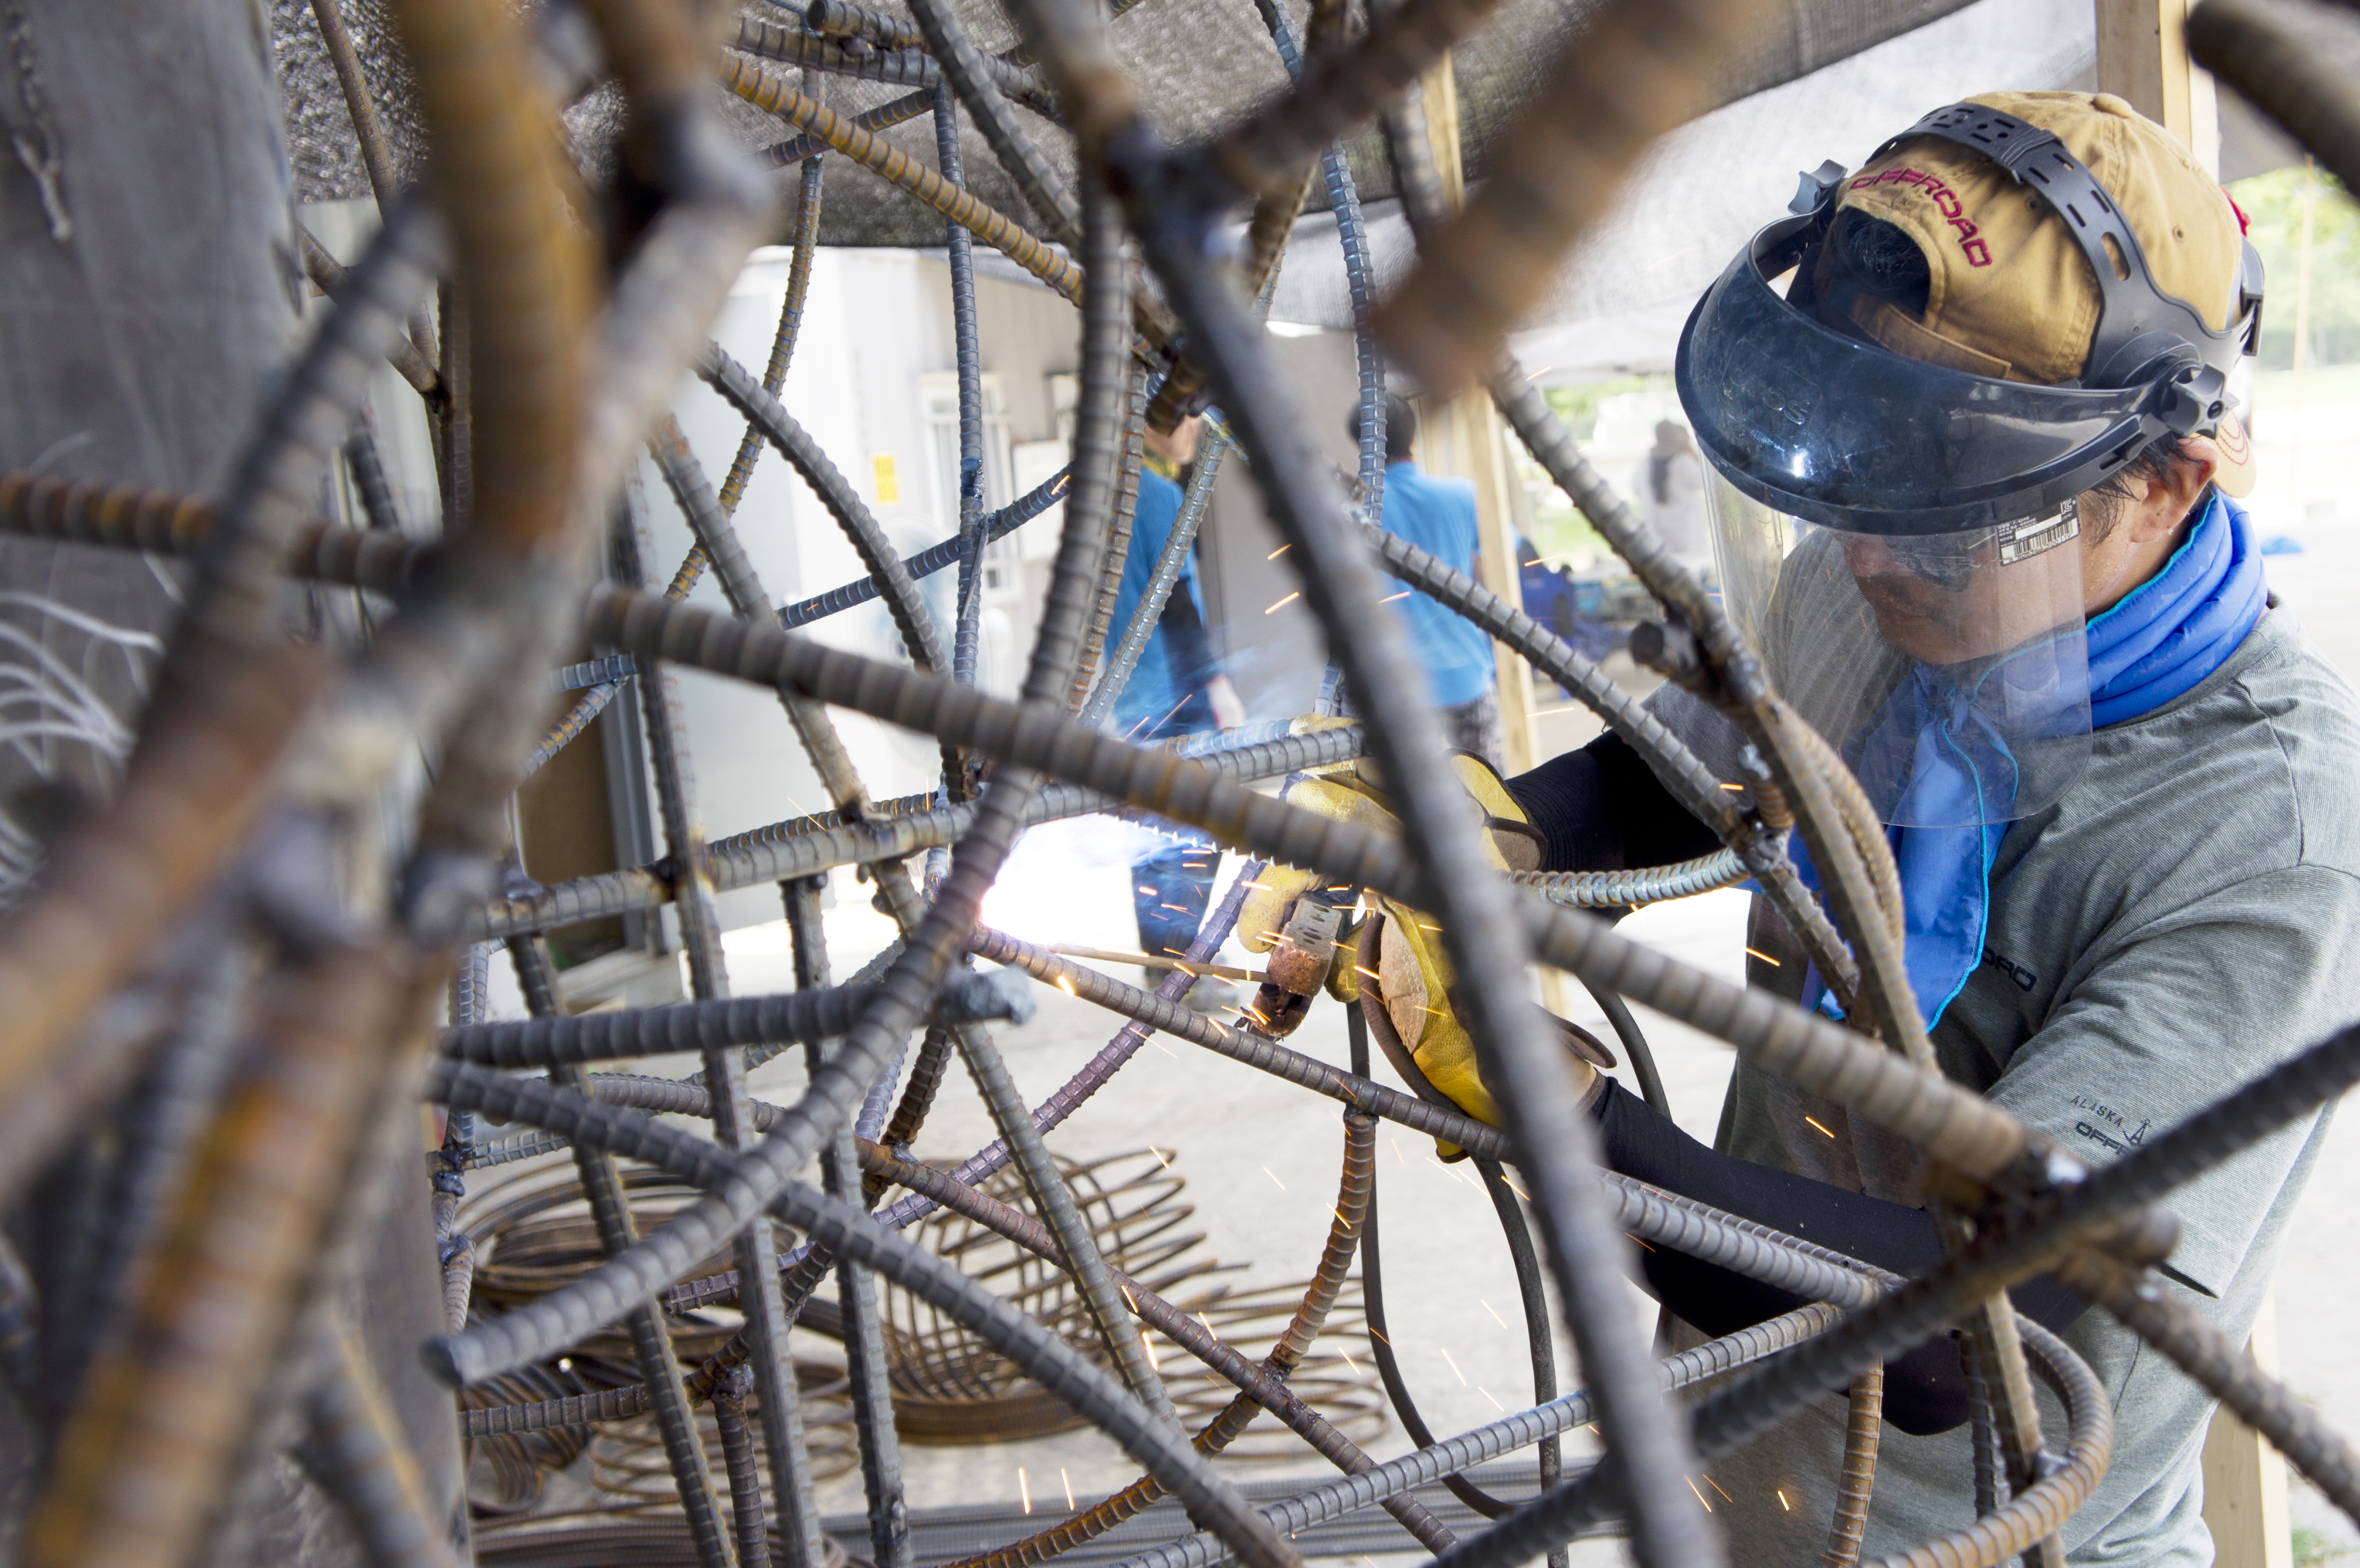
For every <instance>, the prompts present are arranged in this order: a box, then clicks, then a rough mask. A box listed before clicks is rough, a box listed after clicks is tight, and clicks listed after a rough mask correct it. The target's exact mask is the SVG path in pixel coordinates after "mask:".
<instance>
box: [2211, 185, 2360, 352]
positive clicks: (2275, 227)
mask: <svg viewBox="0 0 2360 1568" xmlns="http://www.w3.org/2000/svg"><path fill="white" fill-rule="evenodd" d="M2311 179H2312V180H2314V181H2315V184H2314V185H2313V187H2312V191H2313V206H2312V211H2311V309H2310V311H2309V318H2310V320H2309V330H2310V335H2311V353H2310V355H2309V361H2310V363H2311V364H2312V365H2352V364H2360V204H2355V202H2354V201H2353V200H2352V197H2351V195H2350V194H2349V193H2348V192H2347V191H2344V187H2343V186H2342V185H2341V184H2339V183H2338V182H2337V181H2336V180H2335V178H2334V177H2333V175H2330V174H2328V173H2327V172H2326V171H2325V170H2323V169H2322V170H2321V171H2319V172H2318V173H2317V174H2315V175H2312V176H2311ZM2304 180H2305V174H2304V170H2303V169H2301V168H2300V166H2298V167H2296V168H2293V169H2277V170H2274V171H2272V172H2271V173H2268V174H2257V175H2256V176H2254V178H2252V179H2251V180H2239V181H2237V183H2235V184H2234V185H2232V186H2230V187H2229V194H2230V195H2231V196H2232V197H2234V198H2235V200H2236V202H2237V205H2238V206H2239V207H2241V208H2242V209H2244V211H2245V217H2246V219H2247V221H2248V224H2249V227H2248V228H2247V230H2246V237H2248V238H2249V239H2251V240H2252V241H2253V242H2254V249H2255V250H2256V251H2258V252H2259V253H2260V254H2261V257H2262V268H2263V271H2264V274H2265V275H2266V277H2267V281H2268V291H2269V303H2268V304H2267V306H2265V307H2264V308H2263V310H2262V352H2261V365H2260V368H2261V369H2264V370H2285V369H2289V368H2290V367H2291V366H2292V365H2293V364H2294V332H2295V295H2296V291H2297V286H2298V282H2299V279H2300V277H2301V259H2302V207H2303V188H2304Z"/></svg>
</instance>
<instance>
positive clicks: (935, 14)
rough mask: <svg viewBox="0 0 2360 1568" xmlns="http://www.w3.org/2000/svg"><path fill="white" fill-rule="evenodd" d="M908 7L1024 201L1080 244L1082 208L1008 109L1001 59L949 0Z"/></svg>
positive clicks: (1047, 227) (1055, 232)
mask: <svg viewBox="0 0 2360 1568" xmlns="http://www.w3.org/2000/svg"><path fill="white" fill-rule="evenodd" d="M910 9H911V14H912V16H916V17H917V20H918V27H920V29H921V30H923V32H924V34H925V42H926V47H927V49H929V50H930V51H931V52H932V53H933V55H934V60H935V63H936V65H937V66H938V67H939V68H940V70H941V71H942V73H943V75H944V77H945V79H946V80H947V83H948V85H949V87H950V88H951V89H952V90H953V91H955V92H956V93H957V94H958V101H959V102H960V103H965V104H966V105H967V113H969V114H973V115H974V116H975V125H976V129H978V130H979V131H981V132H982V133H983V139H984V140H985V141H986V142H987V143H989V145H990V147H991V152H992V156H993V157H994V158H998V159H999V160H1000V167H1001V168H1002V169H1006V170H1007V171H1008V178H1009V180H1011V182H1012V183H1013V184H1014V185H1015V187H1016V189H1017V191H1018V193H1019V194H1021V195H1022V197H1023V198H1024V204H1025V205H1026V206H1028V207H1030V208H1032V212H1033V215H1034V216H1035V217H1037V218H1039V219H1040V220H1041V228H1042V232H1043V233H1044V234H1047V235H1048V237H1049V238H1050V239H1052V240H1054V241H1055V242H1056V243H1057V244H1059V245H1064V246H1065V248H1066V249H1067V250H1074V249H1076V248H1078V247H1079V246H1080V245H1081V240H1082V214H1081V209H1080V208H1078V207H1076V205H1075V204H1074V201H1073V199H1072V198H1071V197H1069V196H1067V195H1065V192H1064V191H1061V190H1059V189H1058V186H1059V185H1060V183H1061V181H1060V180H1058V179H1057V176H1056V174H1055V171H1054V170H1053V169H1050V167H1049V162H1048V159H1047V158H1044V157H1043V156H1042V153H1041V148H1040V147H1039V145H1038V144H1037V143H1035V142H1034V141H1033V140H1032V136H1031V135H1030V134H1028V133H1027V132H1026V131H1025V129H1024V126H1023V125H1022V124H1021V123H1020V122H1019V121H1018V120H1017V118H1016V116H1015V115H1014V114H1011V113H1010V111H1009V107H1008V100H1007V98H1006V97H1005V96H1003V95H1002V90H1001V89H1000V84H999V82H997V81H995V80H993V75H992V67H993V65H995V64H997V62H996V61H992V60H988V59H987V58H986V57H985V56H984V54H983V52H982V51H981V50H979V49H977V48H976V47H975V42H974V40H973V39H971V38H968V37H967V28H966V27H963V26H962V25H961V24H960V22H959V19H958V17H957V16H956V14H955V13H954V12H953V11H952V10H951V8H950V6H949V5H947V4H945V0H912V5H911V7H910ZM944 174H945V177H947V178H949V179H950V180H952V182H953V183H954V184H956V183H957V176H956V175H955V174H953V173H952V172H951V170H950V168H949V166H948V165H945V168H944Z"/></svg>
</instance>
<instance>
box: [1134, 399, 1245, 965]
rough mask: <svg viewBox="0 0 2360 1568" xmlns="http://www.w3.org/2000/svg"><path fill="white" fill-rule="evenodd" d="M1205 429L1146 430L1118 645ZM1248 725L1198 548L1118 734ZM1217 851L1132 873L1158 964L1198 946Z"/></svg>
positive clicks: (1157, 736) (1144, 864)
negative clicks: (1227, 669) (1217, 639)
mask: <svg viewBox="0 0 2360 1568" xmlns="http://www.w3.org/2000/svg"><path fill="white" fill-rule="evenodd" d="M1203 423H1204V421H1203V420H1202V419H1183V420H1182V421H1181V422H1180V423H1179V424H1178V425H1177V426H1176V427H1175V429H1174V430H1173V431H1172V433H1171V434H1170V435H1158V434H1157V433H1156V432H1155V431H1153V430H1150V431H1148V432H1147V442H1146V447H1147V450H1146V460H1145V463H1144V464H1143V465H1142V470H1141V473H1140V475H1139V505H1138V507H1137V509H1136V511H1135V512H1134V513H1133V514H1132V518H1131V551H1130V554H1129V555H1128V556H1126V557H1125V558H1124V561H1123V568H1122V589H1121V591H1120V593H1118V594H1117V595H1116V598H1115V602H1114V616H1113V618H1112V619H1111V620H1110V621H1109V623H1108V625H1109V626H1110V627H1111V628H1112V630H1111V631H1110V632H1109V636H1110V637H1120V636H1121V635H1122V632H1121V628H1123V627H1125V626H1129V625H1131V616H1132V615H1135V614H1137V613H1138V610H1139V605H1140V601H1141V600H1142V599H1144V598H1145V597H1146V596H1147V584H1148V580H1149V579H1150V578H1152V577H1153V576H1154V574H1155V562H1156V560H1157V558H1158V557H1160V556H1162V555H1163V553H1164V545H1165V543H1166V542H1168V541H1169V540H1170V539H1171V538H1172V529H1173V527H1174V525H1175V523H1177V522H1178V521H1179V518H1180V475H1181V471H1182V470H1183V469H1185V468H1186V467H1187V466H1188V464H1189V463H1193V462H1194V461H1195V460H1196V441H1197V437H1198V435H1199V433H1200V431H1201V430H1202V429H1203ZM1244 721H1245V705H1244V704H1243V703H1242V702H1240V701H1239V700H1238V694H1237V690H1236V688H1235V687H1233V686H1231V685H1230V684H1229V676H1228V675H1227V674H1226V673H1224V672H1223V670H1222V669H1221V663H1220V658H1219V656H1218V654H1217V653H1215V652H1214V650H1213V641H1212V636H1211V633H1210V632H1209V630H1208V629H1207V626H1206V625H1205V601H1204V595H1203V593H1201V592H1200V591H1199V590H1198V588H1197V585H1196V550H1195V547H1194V546H1193V545H1192V546H1191V547H1190V550H1189V553H1188V555H1187V556H1186V557H1185V558H1183V561H1182V563H1181V567H1180V580H1179V581H1178V582H1177V583H1174V584H1173V587H1172V593H1171V595H1170V597H1168V598H1166V599H1165V600H1164V611H1163V614H1162V615H1159V616H1158V617H1157V619H1156V623H1155V629H1154V631H1153V632H1152V633H1150V634H1149V636H1148V638H1147V645H1146V647H1145V648H1142V649H1141V650H1140V655H1139V663H1138V664H1137V665H1136V666H1134V667H1133V668H1132V670H1131V678H1130V680H1129V681H1126V682H1124V684H1123V688H1122V691H1121V692H1120V694H1119V695H1117V697H1116V698H1115V701H1114V732H1115V734H1117V735H1120V736H1122V737H1123V738H1124V739H1125V740H1129V741H1132V742H1134V743H1138V744H1142V745H1144V744H1146V743H1149V742H1152V741H1159V740H1169V739H1171V738H1172V737H1174V736H1175V735H1201V734H1203V733H1205V732H1206V731H1207V730H1214V729H1227V728H1233V727H1234V726H1236V725H1238V724H1242V723H1243V722H1244ZM1219 864H1220V854H1219V852H1218V850H1214V849H1210V848H1204V849H1199V848H1196V847H1193V846H1190V845H1186V844H1175V845H1171V846H1169V847H1167V848H1164V849H1160V850H1158V851H1156V852H1155V853H1154V854H1153V855H1147V856H1146V857H1144V858H1142V859H1141V860H1140V861H1138V862H1136V863H1135V864H1134V865H1133V866H1131V872H1132V876H1131V902H1132V906H1133V908H1134V909H1135V910H1136V911H1137V914H1138V917H1139V945H1140V949H1141V951H1142V952H1144V953H1148V954H1149V955H1151V956H1153V957H1158V958H1162V957H1174V958H1176V957H1179V956H1180V955H1182V954H1183V953H1186V952H1187V951H1188V944H1189V943H1190V942H1194V941H1195V940H1196V928H1197V927H1198V926H1199V925H1200V924H1202V923H1203V921H1204V919H1205V907H1206V905H1207V903H1208V902H1209V901H1210V900H1211V898H1212V891H1213V874H1214V872H1215V870H1216V869H1217V868H1218V866H1219Z"/></svg>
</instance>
